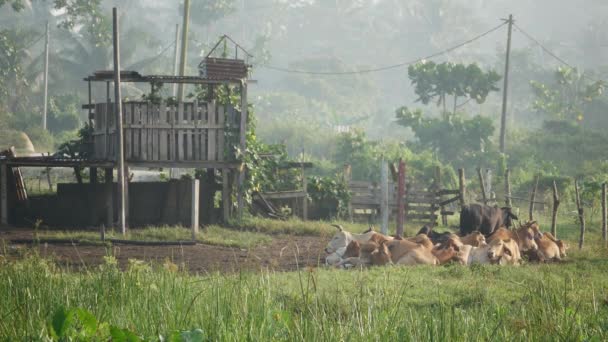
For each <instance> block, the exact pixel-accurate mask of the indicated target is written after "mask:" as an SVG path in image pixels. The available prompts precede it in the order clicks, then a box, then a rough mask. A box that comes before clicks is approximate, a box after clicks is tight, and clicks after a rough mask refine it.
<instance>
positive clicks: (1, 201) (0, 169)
mask: <svg viewBox="0 0 608 342" xmlns="http://www.w3.org/2000/svg"><path fill="white" fill-rule="evenodd" d="M0 223H1V224H2V225H3V226H6V225H8V165H6V164H3V163H0Z"/></svg>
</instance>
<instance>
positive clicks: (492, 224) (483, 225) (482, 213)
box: [460, 204, 518, 237]
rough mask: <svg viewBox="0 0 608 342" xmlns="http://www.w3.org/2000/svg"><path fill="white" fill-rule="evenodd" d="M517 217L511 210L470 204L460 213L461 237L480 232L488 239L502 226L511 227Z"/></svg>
mask: <svg viewBox="0 0 608 342" xmlns="http://www.w3.org/2000/svg"><path fill="white" fill-rule="evenodd" d="M514 219H515V220H518V218H517V216H515V214H513V213H512V212H511V208H498V207H490V206H489V205H482V204H469V205H466V206H464V208H462V210H461V211H460V235H461V236H465V235H467V234H469V233H471V232H474V231H476V230H477V231H479V232H481V233H482V234H483V235H485V236H486V237H487V236H489V235H490V234H492V233H493V232H494V231H495V230H496V229H498V228H500V227H501V226H505V227H507V228H509V227H511V225H512V223H513V220H514Z"/></svg>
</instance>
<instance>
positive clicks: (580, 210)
mask: <svg viewBox="0 0 608 342" xmlns="http://www.w3.org/2000/svg"><path fill="white" fill-rule="evenodd" d="M574 190H575V193H576V207H577V209H578V219H579V221H580V222H581V235H580V237H579V239H578V248H579V249H583V244H584V243H585V209H584V208H583V205H582V203H581V196H580V191H579V188H578V180H575V181H574Z"/></svg>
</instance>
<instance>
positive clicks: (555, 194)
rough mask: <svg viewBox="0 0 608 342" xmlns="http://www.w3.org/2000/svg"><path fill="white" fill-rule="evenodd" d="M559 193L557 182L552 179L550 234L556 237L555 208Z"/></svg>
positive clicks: (557, 204)
mask: <svg viewBox="0 0 608 342" xmlns="http://www.w3.org/2000/svg"><path fill="white" fill-rule="evenodd" d="M559 203H560V201H559V194H558V193H557V184H556V183H555V180H554V181H553V213H552V215H551V234H553V236H555V237H556V238H557V208H558V207H559Z"/></svg>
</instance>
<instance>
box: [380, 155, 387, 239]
mask: <svg viewBox="0 0 608 342" xmlns="http://www.w3.org/2000/svg"><path fill="white" fill-rule="evenodd" d="M388 211H389V207H388V164H387V163H386V161H385V160H384V159H382V162H381V164H380V217H381V219H382V225H381V231H382V234H384V235H388V214H389V212H388Z"/></svg>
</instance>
